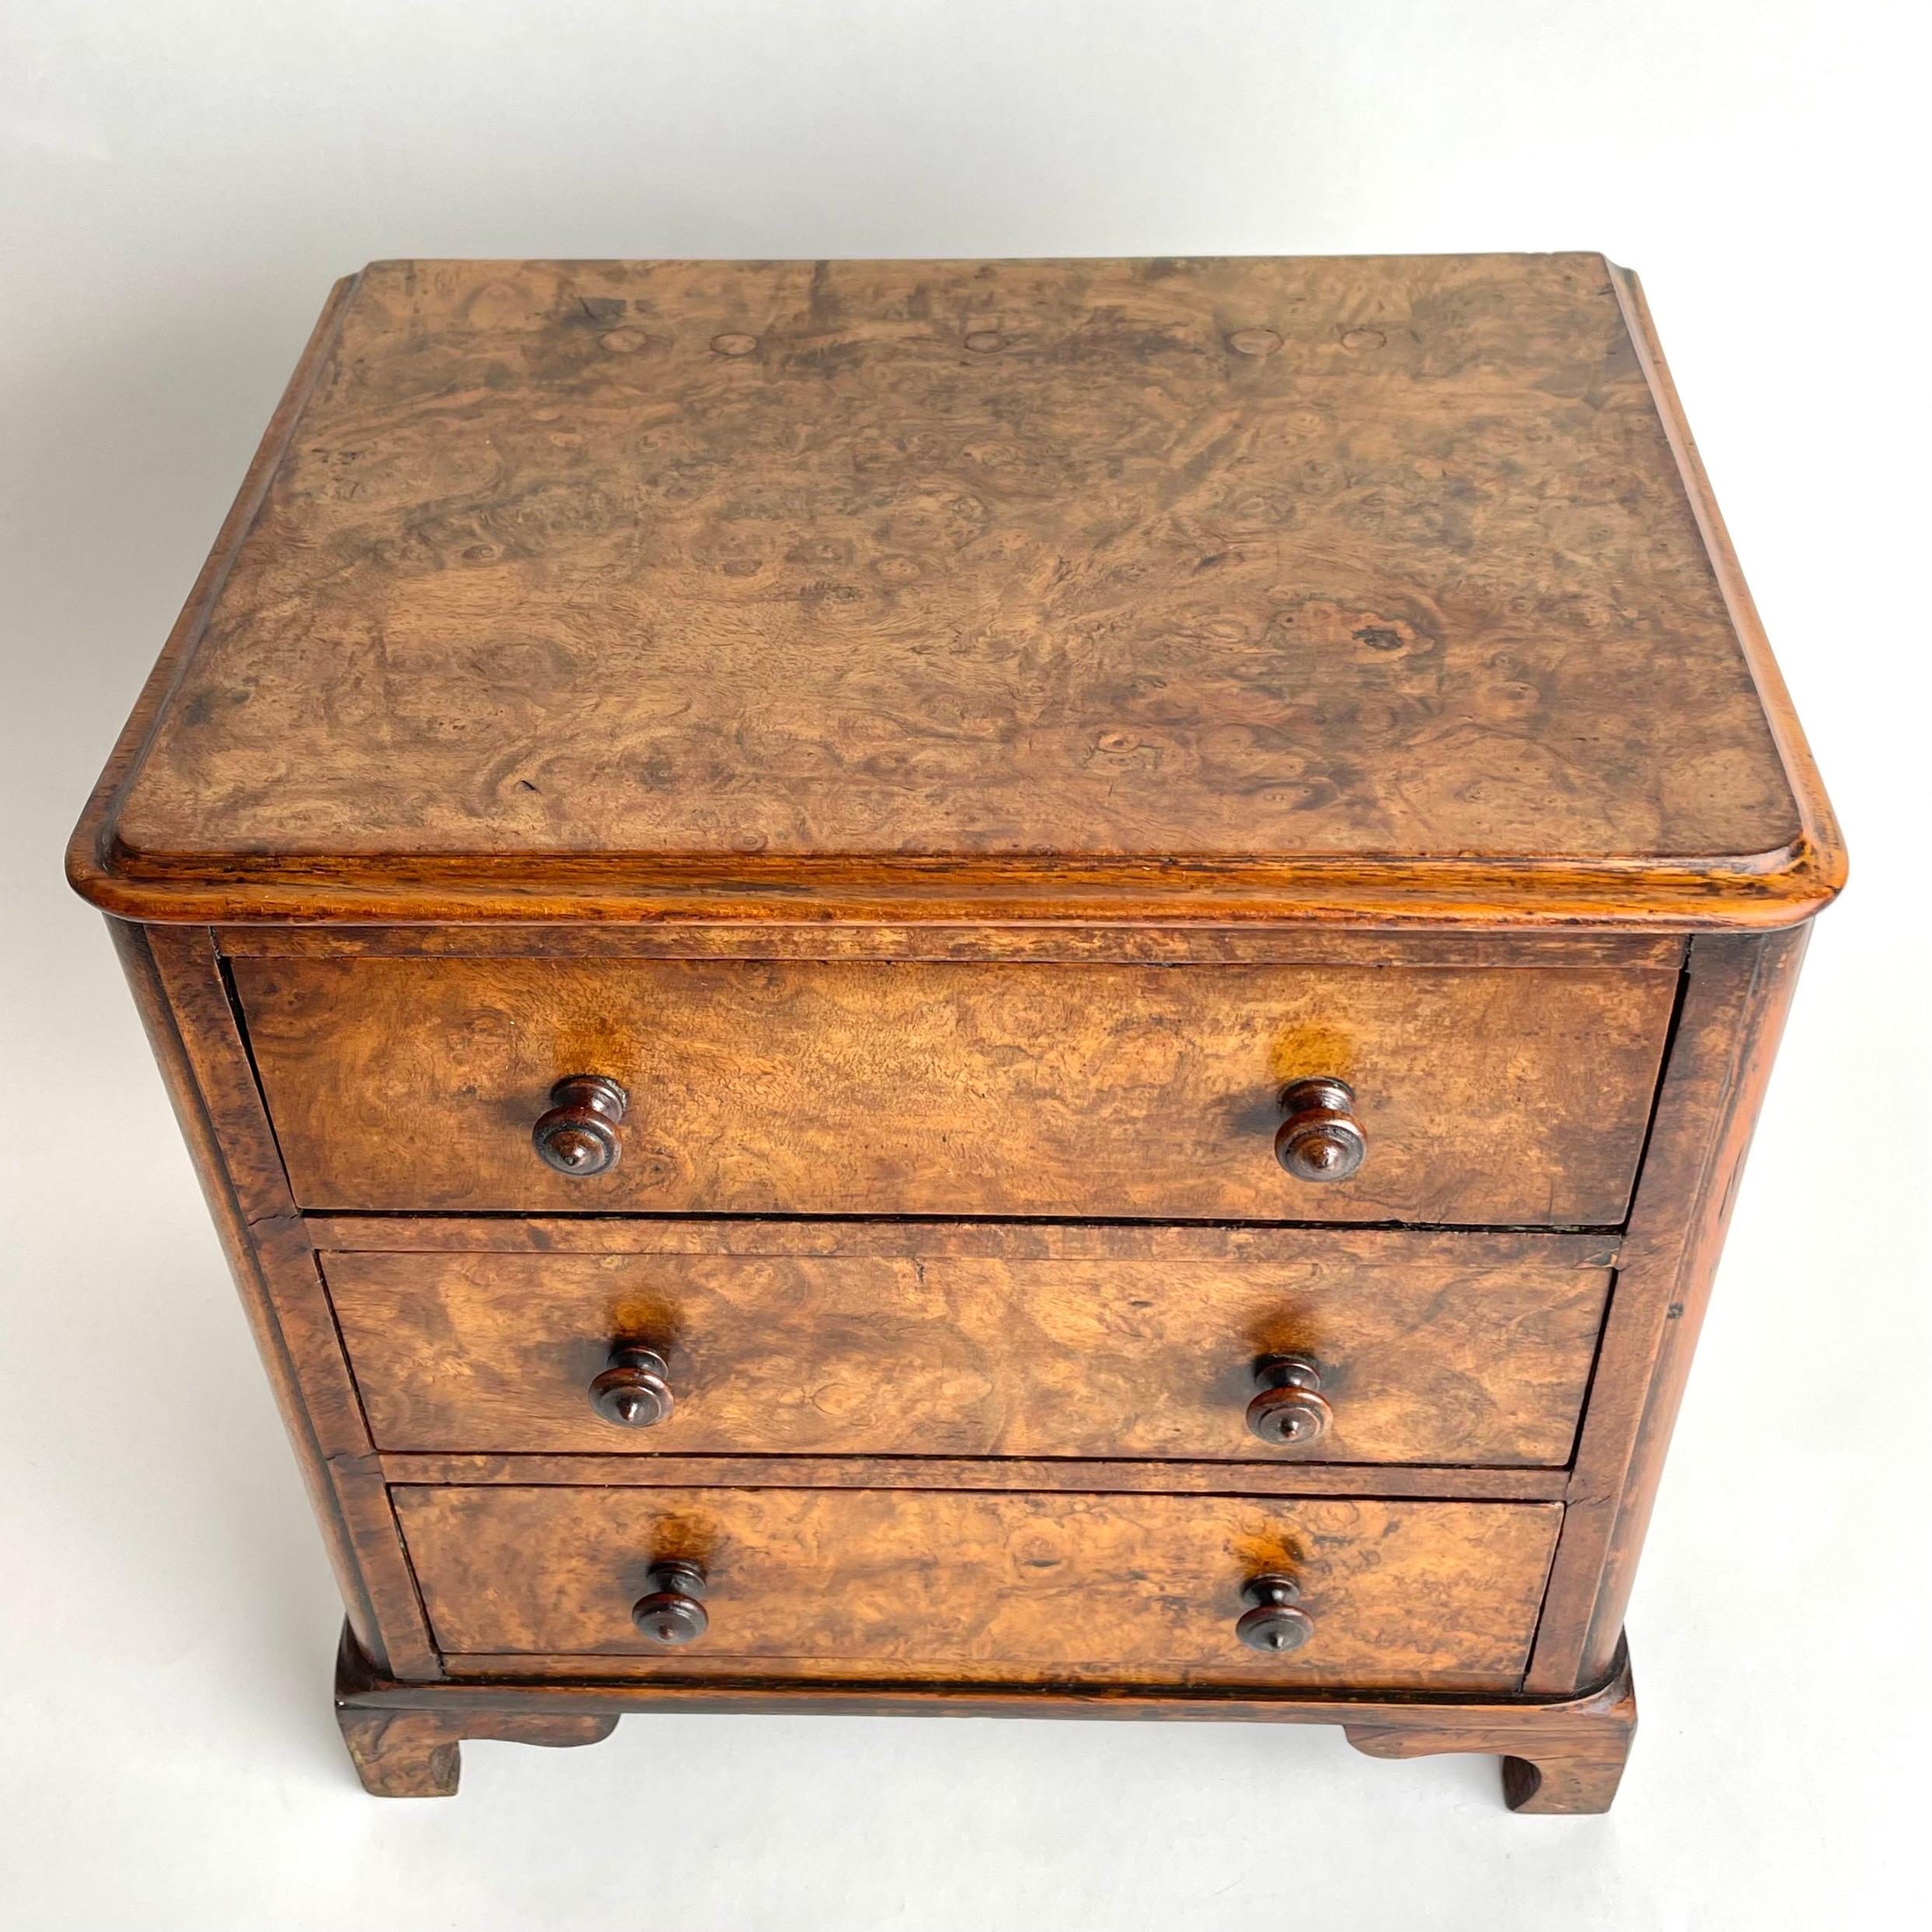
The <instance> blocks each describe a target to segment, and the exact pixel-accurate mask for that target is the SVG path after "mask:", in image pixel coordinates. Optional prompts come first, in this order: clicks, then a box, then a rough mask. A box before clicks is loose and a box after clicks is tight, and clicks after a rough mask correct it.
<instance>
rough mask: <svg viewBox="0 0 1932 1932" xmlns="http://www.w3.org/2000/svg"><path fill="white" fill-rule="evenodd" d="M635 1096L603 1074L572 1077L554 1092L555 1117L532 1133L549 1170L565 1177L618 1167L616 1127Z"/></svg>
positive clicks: (551, 1113)
mask: <svg viewBox="0 0 1932 1932" xmlns="http://www.w3.org/2000/svg"><path fill="white" fill-rule="evenodd" d="M629 1104H630V1096H629V1094H627V1093H626V1092H625V1091H624V1090H623V1089H622V1087H621V1086H619V1085H618V1084H617V1083H616V1081H615V1080H613V1079H609V1078H607V1077H606V1076H605V1075H603V1074H602V1073H573V1074H572V1075H571V1076H570V1077H569V1079H563V1080H559V1081H558V1082H557V1083H556V1086H553V1087H552V1088H551V1090H550V1111H549V1113H547V1114H543V1115H542V1117H541V1118H539V1120H538V1121H537V1124H536V1125H535V1126H534V1127H533V1128H531V1130H530V1142H531V1145H532V1146H534V1147H535V1149H536V1150H537V1152H538V1153H539V1154H540V1155H542V1157H543V1162H544V1165H545V1166H546V1167H554V1168H555V1169H556V1170H557V1172H558V1173H560V1174H577V1175H580V1176H581V1175H586V1174H601V1173H605V1171H606V1170H609V1169H610V1168H612V1167H616V1165H617V1156H619V1153H622V1151H623V1143H622V1142H621V1141H620V1140H619V1139H618V1137H617V1123H618V1122H619V1121H621V1120H622V1118H624V1109H625V1108H626V1107H627V1106H629Z"/></svg>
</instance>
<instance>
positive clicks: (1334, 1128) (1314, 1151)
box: [1275, 1078, 1369, 1180]
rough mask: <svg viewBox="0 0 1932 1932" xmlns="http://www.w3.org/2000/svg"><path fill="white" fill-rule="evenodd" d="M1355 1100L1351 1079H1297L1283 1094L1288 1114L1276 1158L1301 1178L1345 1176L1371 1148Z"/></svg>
mask: <svg viewBox="0 0 1932 1932" xmlns="http://www.w3.org/2000/svg"><path fill="white" fill-rule="evenodd" d="M1282 1107H1283V1108H1284V1109H1285V1111H1286V1112H1287V1114H1288V1118H1287V1119H1286V1120H1285V1121H1282V1125H1281V1128H1280V1130H1279V1131H1278V1132H1277V1133H1276V1135H1275V1159H1276V1160H1278V1161H1279V1162H1280V1163H1282V1166H1283V1167H1285V1168H1286V1169H1287V1170H1288V1171H1289V1173H1291V1174H1292V1175H1293V1176H1294V1177H1295V1178H1296V1180H1347V1179H1348V1177H1349V1176H1350V1175H1351V1174H1352V1173H1354V1172H1355V1170H1356V1169H1357V1168H1358V1167H1360V1166H1361V1165H1362V1156H1363V1155H1365V1153H1368V1151H1369V1142H1368V1139H1367V1138H1366V1136H1365V1135H1364V1134H1363V1133H1362V1123H1361V1121H1358V1120H1357V1119H1356V1118H1355V1114H1354V1111H1353V1109H1354V1107H1355V1090H1354V1089H1353V1088H1352V1087H1351V1086H1349V1084H1348V1082H1347V1081H1346V1080H1331V1079H1325V1078H1324V1079H1318V1080H1297V1081H1296V1083H1295V1084H1294V1085H1293V1086H1291V1087H1290V1088H1289V1090H1287V1092H1285V1093H1284V1094H1282Z"/></svg>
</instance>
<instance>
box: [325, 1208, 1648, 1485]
mask: <svg viewBox="0 0 1932 1932" xmlns="http://www.w3.org/2000/svg"><path fill="white" fill-rule="evenodd" d="M787 1233H788V1230H787V1229H785V1228H784V1227H783V1226H778V1227H773V1228H771V1229H766V1230H765V1231H764V1233H762V1236H757V1235H752V1234H746V1235H745V1236H742V1237H741V1238H744V1239H746V1240H758V1241H759V1243H760V1245H762V1247H763V1248H764V1249H765V1253H763V1254H758V1255H729V1254H726V1255H691V1254H677V1253H661V1254H652V1253H650V1252H648V1251H647V1252H643V1253H634V1252H633V1253H628V1254H626V1253H611V1254H461V1253H454V1254H326V1255H325V1256H324V1257H323V1269H324V1272H325V1274H326V1277H327V1279H328V1282H329V1288H330V1297H331V1299H332V1301H333V1305H334V1307H335V1311H336V1316H337V1320H338V1322H339V1323H340V1326H341V1329H342V1333H343V1336H344V1340H345V1341H346V1342H347V1346H348V1350H349V1356H350V1361H351V1362H352V1363H353V1365H354V1370H355V1375H356V1380H357V1387H358V1389H359V1390H360V1392H361V1398H362V1403H363V1406H364V1411H365V1412H366V1413H367V1414H368V1418H369V1423H370V1427H371V1429H372V1431H373V1432H374V1434H375V1439H376V1441H377V1442H378V1444H379V1445H380V1446H381V1447H382V1448H383V1449H387V1450H413V1451H419V1452H476V1451H519V1452H553V1453H554V1452H581V1453H585V1454H591V1455H611V1454H615V1453H617V1452H621V1451H624V1450H627V1449H636V1450H637V1451H639V1452H654V1453H656V1452H664V1453H670V1454H684V1455H694V1454H706V1453H710V1454H720V1453H734V1452H735V1453H746V1452H753V1451H765V1452H779V1453H784V1454H813V1455H835V1454H842V1455H863V1456H912V1455H926V1456H1019V1457H1026V1456H1033V1457H1040V1456H1107V1457H1114V1458H1134V1457H1143V1456H1145V1457H1162V1458H1184V1459H1212V1460H1219V1461H1231V1462H1243V1463H1245V1462H1250V1461H1257V1460H1261V1459H1264V1458H1268V1457H1271V1456H1275V1457H1279V1456H1302V1455H1308V1456H1315V1457H1318V1458H1319V1459H1322V1460H1324V1461H1334V1462H1339V1463H1439V1464H1458V1463H1467V1464H1478V1465H1491V1466H1496V1465H1512V1464H1517V1465H1521V1464H1536V1463H1542V1464H1559V1463H1564V1462H1567V1461H1568V1458H1569V1454H1570V1448H1571V1442H1572V1439H1573V1438H1574V1435H1575V1425H1576V1418H1577V1415H1578V1411H1579V1410H1580V1408H1581V1407H1582V1398H1583V1390H1584V1387H1585V1383H1586V1382H1587V1380H1588V1376H1589V1372H1590V1367H1591V1363H1592V1360H1593V1358H1594V1356H1595V1349H1596V1337H1597V1328H1598V1324H1599V1320H1600V1318H1601V1316H1602V1309H1603V1306H1604V1301H1605V1297H1606V1292H1607V1290H1608V1287H1609V1275H1608V1273H1607V1272H1606V1271H1604V1270H1602V1269H1585V1268H1578V1267H1577V1266H1576V1265H1575V1264H1574V1262H1566V1261H1564V1260H1562V1259H1560V1258H1555V1257H1553V1258H1551V1259H1549V1260H1544V1259H1543V1258H1542V1257H1541V1256H1540V1254H1539V1253H1538V1250H1537V1247H1536V1243H1535V1241H1534V1240H1533V1239H1529V1240H1519V1242H1518V1243H1516V1244H1515V1256H1514V1257H1513V1258H1512V1260H1510V1261H1507V1262H1504V1263H1501V1264H1495V1263H1493V1262H1492V1263H1490V1264H1485V1263H1484V1261H1482V1260H1481V1259H1480V1257H1476V1256H1470V1257H1466V1258H1464V1257H1461V1256H1460V1255H1459V1254H1456V1250H1455V1249H1454V1248H1453V1247H1446V1245H1445V1244H1444V1243H1440V1242H1432V1241H1428V1240H1419V1241H1417V1242H1414V1243H1412V1244H1411V1246H1410V1247H1409V1248H1408V1249H1407V1250H1405V1247H1404V1243H1403V1241H1402V1240H1400V1238H1397V1240H1393V1241H1392V1242H1388V1243H1379V1244H1377V1243H1368V1244H1365V1246H1366V1248H1367V1253H1366V1254H1365V1255H1362V1254H1359V1253H1358V1257H1356V1258H1354V1259H1352V1260H1351V1257H1348V1256H1347V1255H1345V1254H1335V1253H1333V1252H1331V1251H1329V1250H1326V1249H1325V1248H1324V1247H1323V1243H1322V1242H1321V1240H1320V1239H1319V1238H1306V1237H1305V1238H1304V1239H1303V1241H1302V1242H1301V1243H1300V1244H1299V1247H1300V1250H1301V1256H1300V1258H1299V1260H1297V1261H1275V1262H1268V1261H1258V1260H1256V1259H1254V1258H1252V1257H1243V1258H1241V1259H1238V1260H1237V1259H1233V1258H1224V1259H1222V1260H1219V1261H1208V1260H1198V1259H1197V1260H1192V1261H1187V1260H1132V1259H1128V1258H1125V1257H1121V1258H1110V1259H1105V1260H1093V1261H1082V1260H1046V1261H1038V1260H1031V1261H1030V1260H1025V1259H1006V1258H1003V1257H999V1256H987V1255H983V1254H982V1255H960V1254H943V1253H938V1254H932V1255H929V1256H919V1255H917V1254H914V1255H911V1256H906V1257H888V1256H867V1255H863V1254H860V1255H834V1256H819V1255H814V1254H810V1253H805V1254H797V1253H787V1252H786V1249H787V1247H788V1246H803V1245H804V1243H788V1242H787V1239H786V1236H787ZM633 1238H634V1239H636V1240H640V1241H642V1242H643V1243H647V1244H648V1243H650V1240H651V1238H652V1236H651V1231H650V1229H649V1228H648V1227H647V1228H645V1229H641V1230H639V1231H637V1233H636V1234H635V1236H633ZM982 1245H989V1244H985V1243H982ZM1201 1245H1203V1246H1206V1245H1208V1243H1202V1244H1201ZM623 1340H634V1341H637V1342H639V1343H640V1344H656V1345H657V1347H658V1348H660V1349H661V1351H663V1352H664V1354H665V1355H667V1356H668V1358H669V1363H670V1367H669V1372H668V1373H669V1381H670V1384H671V1389H672V1390H673V1391H674V1392H675V1397H676V1407H675V1410H674V1411H673V1412H672V1413H671V1414H670V1415H669V1416H668V1418H665V1419H664V1420H662V1421H657V1422H656V1423H655V1424H654V1425H653V1426H651V1427H650V1428H648V1429H647V1430H636V1431H631V1430H624V1429H620V1428H616V1427H614V1426H613V1425H612V1423H611V1422H610V1421H608V1420H606V1419H605V1418H604V1417H602V1416H601V1415H600V1414H598V1411H597V1410H596V1408H595V1407H594V1405H593V1402H592V1400H591V1397H590V1395H589V1390H590V1389H591V1386H592V1385H593V1383H595V1382H596V1381H597V1380H598V1379H599V1378H601V1377H602V1376H605V1375H606V1374H607V1373H609V1372H610V1362H611V1351H612V1347H613V1345H614V1344H616V1343H618V1342H619V1341H623ZM1291 1349H1292V1350H1299V1351H1303V1352H1304V1353H1305V1354H1306V1355H1308V1356H1309V1357H1310V1358H1312V1359H1313V1361H1314V1362H1316V1364H1318V1365H1319V1371H1320V1389H1321V1391H1322V1399H1323V1400H1324V1401H1325V1402H1326V1404H1327V1405H1328V1407H1329V1408H1330V1411H1331V1414H1332V1420H1331V1421H1330V1425H1329V1426H1328V1428H1327V1429H1326V1431H1325V1432H1323V1435H1321V1436H1320V1439H1319V1440H1316V1441H1311V1442H1307V1443H1306V1446H1299V1445H1296V1444H1289V1445H1285V1446H1269V1445H1268V1444H1265V1443H1264V1442H1261V1441H1260V1440H1257V1438H1256V1436H1255V1435H1254V1434H1253V1433H1251V1432H1250V1428H1249V1426H1248V1425H1247V1411H1248V1410H1249V1408H1250V1404H1251V1401H1252V1400H1253V1399H1254V1395H1255V1390H1256V1386H1257V1385H1256V1380H1255V1370H1256V1365H1257V1361H1258V1360H1259V1359H1260V1358H1263V1357H1264V1356H1268V1355H1273V1354H1280V1353H1282V1352H1284V1351H1289V1350H1291Z"/></svg>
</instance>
